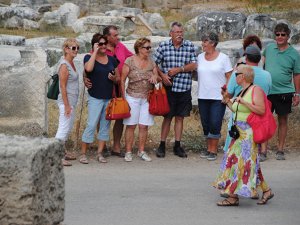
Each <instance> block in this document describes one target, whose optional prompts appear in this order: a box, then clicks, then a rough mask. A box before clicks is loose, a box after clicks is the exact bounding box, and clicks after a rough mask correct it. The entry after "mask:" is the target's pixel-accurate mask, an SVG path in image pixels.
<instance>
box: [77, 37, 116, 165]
mask: <svg viewBox="0 0 300 225" xmlns="http://www.w3.org/2000/svg"><path fill="white" fill-rule="evenodd" d="M91 44H92V46H93V51H92V53H91V54H87V55H86V56H85V57H84V69H85V72H86V74H87V77H88V78H89V79H90V81H91V83H92V87H91V88H89V89H88V119H87V126H86V128H85V130H84V132H83V135H82V146H81V152H82V155H81V156H80V158H79V162H80V163H83V164H87V163H88V159H87V157H86V151H87V148H88V145H89V144H91V143H93V141H94V133H95V130H96V128H97V124H98V123H100V128H99V132H98V135H97V139H98V155H97V160H98V161H99V162H101V163H106V162H107V161H106V159H105V158H104V157H103V155H102V151H103V149H104V146H105V143H106V141H108V140H109V128H110V121H109V120H106V119H105V111H106V107H107V105H108V103H109V101H110V99H111V98H112V90H113V83H114V82H115V83H117V82H118V81H119V80H120V76H119V72H118V69H117V61H116V59H115V58H114V57H112V56H108V55H107V54H106V45H107V39H106V37H105V36H104V35H101V34H100V33H96V34H94V36H93V38H92V43H91Z"/></svg>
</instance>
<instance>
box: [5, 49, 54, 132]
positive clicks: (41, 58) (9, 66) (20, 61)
mask: <svg viewBox="0 0 300 225" xmlns="http://www.w3.org/2000/svg"><path fill="white" fill-rule="evenodd" d="M0 59H1V60H0V74H1V76H0V133H1V132H2V133H6V134H22V135H30V136H38V135H41V134H43V133H45V132H46V131H47V113H46V112H47V111H46V107H47V105H46V96H45V90H46V82H47V80H48V79H49V75H48V74H49V67H48V64H47V56H46V53H45V51H43V50H42V49H41V48H33V47H13V46H1V51H0Z"/></svg>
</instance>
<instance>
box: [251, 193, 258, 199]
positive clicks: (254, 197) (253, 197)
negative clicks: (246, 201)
mask: <svg viewBox="0 0 300 225" xmlns="http://www.w3.org/2000/svg"><path fill="white" fill-rule="evenodd" d="M250 198H251V199H254V200H257V199H259V194H258V193H256V195H253V196H251V197H250Z"/></svg>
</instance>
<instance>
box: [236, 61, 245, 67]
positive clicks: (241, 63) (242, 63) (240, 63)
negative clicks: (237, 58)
mask: <svg viewBox="0 0 300 225" xmlns="http://www.w3.org/2000/svg"><path fill="white" fill-rule="evenodd" d="M239 65H246V63H244V62H239V63H237V64H236V66H239Z"/></svg>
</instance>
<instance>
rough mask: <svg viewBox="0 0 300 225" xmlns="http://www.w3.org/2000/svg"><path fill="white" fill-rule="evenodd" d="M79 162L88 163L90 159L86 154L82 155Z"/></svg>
mask: <svg viewBox="0 0 300 225" xmlns="http://www.w3.org/2000/svg"><path fill="white" fill-rule="evenodd" d="M79 162H80V163H82V164H88V163H89V161H88V159H87V157H86V155H81V156H80V157H79Z"/></svg>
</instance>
